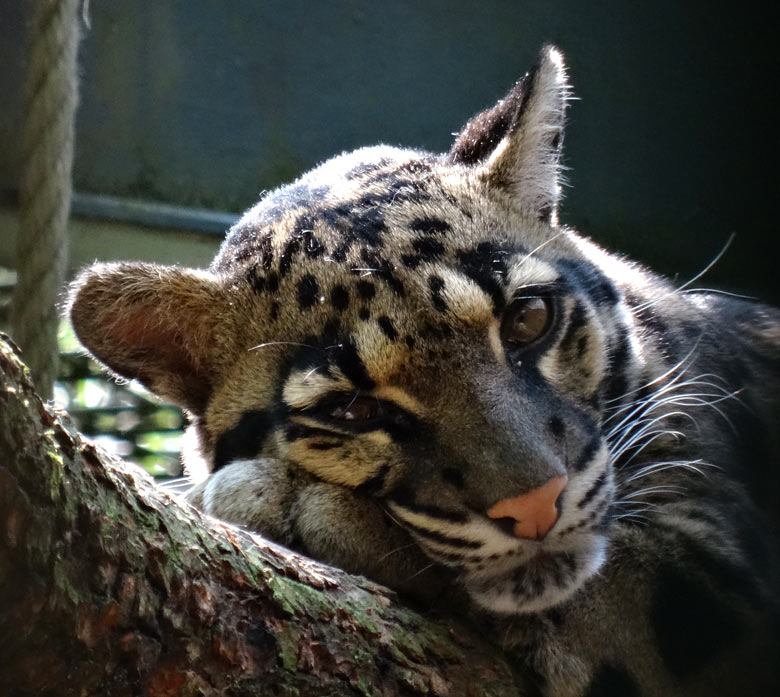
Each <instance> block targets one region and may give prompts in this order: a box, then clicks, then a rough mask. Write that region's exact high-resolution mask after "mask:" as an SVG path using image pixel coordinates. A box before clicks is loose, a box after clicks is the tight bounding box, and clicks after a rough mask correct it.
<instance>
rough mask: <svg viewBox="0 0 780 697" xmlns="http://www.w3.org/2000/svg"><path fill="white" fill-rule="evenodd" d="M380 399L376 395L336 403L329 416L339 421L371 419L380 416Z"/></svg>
mask: <svg viewBox="0 0 780 697" xmlns="http://www.w3.org/2000/svg"><path fill="white" fill-rule="evenodd" d="M379 412H380V409H379V401H378V400H377V399H376V397H354V396H351V397H350V398H349V399H346V400H344V402H343V403H340V404H335V405H333V406H332V407H331V409H330V410H329V412H328V416H329V417H330V418H332V419H338V420H339V421H371V420H373V419H376V418H377V417H378V416H379Z"/></svg>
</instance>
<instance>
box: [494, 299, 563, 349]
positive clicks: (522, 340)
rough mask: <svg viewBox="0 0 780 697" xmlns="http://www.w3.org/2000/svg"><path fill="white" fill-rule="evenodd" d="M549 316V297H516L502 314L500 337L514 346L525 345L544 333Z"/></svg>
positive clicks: (547, 327) (548, 323) (548, 322)
mask: <svg viewBox="0 0 780 697" xmlns="http://www.w3.org/2000/svg"><path fill="white" fill-rule="evenodd" d="M551 318H552V310H551V302H550V300H549V298H540V297H530V298H518V299H517V300H515V301H514V302H513V303H512V304H511V305H510V306H509V308H508V309H507V312H506V313H505V315H504V321H503V323H502V327H501V338H502V339H503V340H504V341H505V342H507V343H509V344H512V345H514V346H527V345H529V344H531V343H533V342H534V341H536V340H537V339H539V338H541V337H542V336H543V335H544V334H545V333H546V331H547V330H548V329H549V327H550V323H551V322H550V320H551Z"/></svg>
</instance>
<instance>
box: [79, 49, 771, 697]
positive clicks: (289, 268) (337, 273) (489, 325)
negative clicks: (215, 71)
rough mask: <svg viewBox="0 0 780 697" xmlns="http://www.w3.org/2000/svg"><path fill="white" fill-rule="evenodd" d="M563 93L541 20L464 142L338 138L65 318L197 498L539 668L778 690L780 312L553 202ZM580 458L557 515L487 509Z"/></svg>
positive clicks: (129, 268)
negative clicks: (651, 263)
mask: <svg viewBox="0 0 780 697" xmlns="http://www.w3.org/2000/svg"><path fill="white" fill-rule="evenodd" d="M567 98H568V87H567V81H566V75H565V71H564V67H563V62H562V59H561V57H560V54H559V53H558V52H557V51H556V50H555V49H550V48H548V49H545V50H544V51H543V52H542V55H541V57H540V61H539V63H538V65H537V67H536V68H535V69H534V70H533V71H531V72H530V73H529V74H528V75H527V76H526V77H525V78H523V79H522V80H521V81H520V82H518V83H517V84H516V85H515V86H514V88H513V89H512V90H511V91H510V93H509V94H508V95H507V97H505V98H504V99H503V100H501V101H500V102H498V104H497V105H496V106H494V107H493V108H491V109H489V110H487V111H485V112H483V113H481V114H478V115H477V116H476V117H474V118H473V119H472V120H471V121H470V122H469V123H468V124H467V125H466V127H465V128H464V129H463V131H462V132H461V134H460V135H459V136H458V137H457V139H456V141H455V144H454V145H453V148H452V150H451V151H450V153H448V154H447V155H433V154H431V153H427V152H420V151H414V150H403V149H398V148H392V147H386V146H379V147H373V148H365V149H361V150H357V151H355V152H352V153H347V154H343V155H340V156H338V157H335V158H333V159H332V160H329V161H327V162H325V163H324V164H322V165H320V166H319V167H317V168H316V169H315V170H313V171H311V172H309V173H308V174H306V175H304V176H303V177H301V178H300V179H299V180H298V181H296V182H294V183H293V184H290V185H288V186H284V187H281V188H280V189H277V190H276V191H273V192H271V193H269V194H266V195H265V196H264V197H263V198H262V199H261V201H260V202H259V203H258V204H257V205H256V206H255V207H254V208H252V209H251V210H249V211H248V212H247V213H246V214H245V215H244V216H243V217H242V218H241V220H240V221H239V222H238V223H237V224H236V225H235V226H234V227H233V228H232V230H231V231H230V233H229V235H228V237H227V239H226V240H225V242H224V244H223V246H222V249H221V250H220V252H219V254H218V256H217V258H216V259H215V260H214V262H213V264H212V265H211V268H210V269H209V270H208V271H197V270H192V269H183V268H176V267H160V266H156V265H148V264H98V265H96V266H93V267H92V268H90V269H88V270H87V271H85V272H84V273H83V274H82V275H81V277H80V278H79V279H78V280H77V281H76V282H75V284H74V286H73V288H72V294H71V308H70V309H71V316H72V319H73V324H74V327H75V329H76V332H77V334H78V336H79V337H80V339H81V340H82V342H83V343H84V345H85V346H87V347H88V349H89V350H90V351H91V352H92V353H93V354H94V355H95V356H96V357H97V358H98V359H99V360H101V361H103V362H104V363H105V364H106V365H107V366H108V367H109V368H110V369H111V370H112V371H113V372H114V373H116V374H118V375H121V376H124V377H128V378H136V379H139V380H141V381H142V382H143V383H145V384H146V385H147V386H149V387H150V389H152V390H153V391H155V392H157V393H158V394H160V395H162V396H164V397H166V398H169V399H173V400H175V401H177V402H178V403H179V404H181V405H182V406H183V407H184V408H186V409H187V410H188V412H189V414H190V419H191V426H190V429H189V432H188V441H189V445H188V448H187V452H186V453H185V462H186V465H187V467H188V469H189V472H190V474H191V476H192V477H193V478H194V479H195V480H196V481H197V482H199V483H198V484H197V485H196V486H195V488H194V490H193V491H192V492H191V494H190V499H191V500H192V501H193V502H194V503H195V504H196V505H198V506H200V507H202V508H203V509H204V510H205V511H207V512H209V513H212V514H214V515H216V516H218V517H221V518H223V519H225V520H228V521H231V522H234V523H237V524H239V525H243V526H245V527H247V528H250V529H252V530H257V531H259V532H261V533H263V534H265V535H267V536H268V537H270V538H273V539H275V540H277V541H280V542H282V543H284V544H287V545H290V546H292V547H294V548H296V549H299V550H301V551H303V552H304V553H307V554H310V555H312V556H314V557H316V558H318V559H321V560H323V561H325V562H329V563H332V564H336V565H339V566H342V567H344V568H346V569H348V570H351V571H353V572H357V573H364V574H366V575H368V576H371V577H372V578H374V579H376V580H379V581H381V582H384V583H386V584H388V585H390V586H393V587H395V588H397V589H399V590H401V591H403V592H405V593H407V594H408V595H410V596H411V597H412V598H414V599H416V600H417V601H421V602H425V603H434V602H435V601H436V600H438V601H440V602H441V601H443V603H442V604H444V605H445V606H447V605H449V606H450V607H451V606H452V604H453V603H458V604H459V605H460V606H461V607H465V608H466V609H467V610H468V612H470V613H471V616H472V617H473V618H474V620H475V622H476V623H478V624H479V625H480V626H482V627H484V628H486V629H487V630H488V631H490V632H491V633H492V634H493V636H495V637H496V638H497V640H498V641H499V642H501V643H502V645H503V646H505V647H506V648H507V649H508V650H511V651H512V652H513V654H514V655H515V656H516V657H517V658H518V661H519V663H520V664H521V666H522V668H523V670H524V675H525V676H526V679H527V680H528V684H527V685H526V686H525V688H524V689H525V690H526V691H525V692H523V694H544V695H556V696H561V697H569V696H588V697H596V696H606V695H623V696H627V697H630V696H632V695H645V696H661V695H686V696H688V695H744V694H751V695H759V694H764V695H770V694H780V685H779V684H778V674H777V660H776V659H777V655H779V654H778V648H779V647H778V627H779V626H780V621H779V618H780V613H778V602H777V601H778V577H777V566H776V562H777V559H776V556H777V542H776V541H777V537H776V525H777V509H778V501H779V500H780V498H778V493H780V492H779V488H780V486H779V481H780V479H779V478H778V466H777V465H778V462H777V455H778V434H777V424H778V421H779V420H778V415H779V410H778V398H779V396H780V315H779V314H778V312H777V311H775V310H773V309H770V308H767V307H764V306H762V305H758V304H751V303H748V302H745V301H743V300H739V299H735V298H733V297H729V296H726V295H718V294H714V293H710V292H696V293H683V292H677V291H676V290H675V288H674V287H673V286H671V285H670V284H669V283H668V282H667V281H666V280H664V279H662V278H661V277H659V276H657V275H655V274H653V273H651V272H650V271H648V270H646V269H643V268H641V267H639V266H637V265H635V264H633V263H631V262H627V261H625V260H624V259H622V258H620V257H617V256H613V255H611V254H608V253H607V252H605V251H603V250H602V249H600V248H599V247H597V246H596V245H595V244H593V243H592V242H591V241H589V240H588V239H586V238H584V237H582V236H580V235H578V234H577V233H575V232H574V231H572V230H570V229H568V228H566V227H563V226H561V225H560V224H559V223H558V216H557V207H558V203H559V200H560V181H561V175H560V156H561V146H562V140H563V123H564V116H565V110H566V102H567ZM529 296H532V297H539V298H543V301H544V303H545V307H546V308H547V312H548V315H547V316H548V320H547V325H546V326H545V329H544V331H543V332H541V333H540V335H539V337H538V339H535V340H534V341H532V342H531V343H529V344H527V345H519V346H518V345H516V344H513V343H512V342H511V341H509V340H508V339H507V331H506V324H507V322H508V321H510V320H511V318H512V316H513V312H514V310H513V308H515V307H516V306H517V303H518V302H522V301H523V299H524V298H528V297H529ZM508 317H509V320H508V319H507V318H508ZM563 475H565V476H567V477H568V483H567V484H566V486H565V488H564V490H563V493H562V494H561V496H560V498H559V499H558V501H557V507H558V513H557V521H556V522H555V525H554V526H553V527H552V529H551V530H550V531H549V533H548V534H547V535H546V536H544V537H543V539H527V538H523V537H517V536H515V534H513V532H512V529H511V526H510V527H507V526H506V525H505V522H506V521H503V520H495V519H493V518H491V517H489V516H488V515H487V512H488V511H489V510H491V508H492V507H493V506H494V505H495V504H496V502H499V501H504V500H507V499H512V498H513V497H518V496H520V495H522V494H524V493H525V492H529V491H532V490H536V489H537V488H538V487H540V486H541V485H543V484H544V483H545V482H548V481H550V480H551V479H553V478H555V477H561V476H563Z"/></svg>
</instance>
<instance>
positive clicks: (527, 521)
mask: <svg viewBox="0 0 780 697" xmlns="http://www.w3.org/2000/svg"><path fill="white" fill-rule="evenodd" d="M567 481H568V477H567V476H566V475H565V474H564V475H561V476H559V477H553V478H552V479H551V480H550V481H549V482H547V483H546V484H544V485H543V486H540V487H539V488H538V489H534V490H533V491H529V492H526V493H525V494H521V495H520V496H516V497H515V498H513V499H502V500H501V501H499V502H498V503H496V504H495V505H494V506H493V507H492V508H491V509H490V510H489V511H488V512H487V514H488V517H489V518H512V519H513V520H515V521H517V522H516V523H515V524H514V527H513V529H512V532H514V534H515V536H516V537H521V538H523V539H524V540H543V539H544V537H545V535H547V533H548V532H550V529H551V528H552V526H553V525H555V521H556V520H558V509H557V507H556V506H555V502H556V501H557V500H558V497H559V496H560V495H561V492H562V491H563V487H565V486H566V482H567Z"/></svg>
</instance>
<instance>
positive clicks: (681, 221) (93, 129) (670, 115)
mask: <svg viewBox="0 0 780 697" xmlns="http://www.w3.org/2000/svg"><path fill="white" fill-rule="evenodd" d="M24 6H25V3H19V2H15V1H13V0H0V89H1V90H2V94H4V95H6V97H7V99H6V104H5V107H4V108H2V109H0V187H3V188H6V189H8V188H14V186H15V182H16V177H17V172H18V167H17V165H18V158H19V153H18V138H17V135H16V134H17V133H18V129H19V118H20V111H21V109H20V101H21V90H20V83H21V75H22V73H21V58H20V55H21V46H22V41H21V37H22V35H23V32H22V27H23V17H22V10H23V8H24ZM767 7H768V5H767ZM89 9H90V13H91V25H92V28H91V30H87V31H86V32H85V38H84V41H83V45H82V48H83V52H82V59H81V66H82V81H81V85H82V97H81V108H80V111H79V125H78V143H77V157H76V169H75V178H76V186H77V189H78V190H80V191H85V192H100V193H109V194H114V195H119V196H129V197H140V198H147V199H156V200H162V201H167V202H173V203H178V204H183V205H192V206H206V207H211V208H217V209H226V210H234V211H239V210H241V209H243V208H245V207H247V206H249V205H250V204H251V203H252V202H253V201H254V200H255V199H256V198H257V196H258V194H259V192H260V191H261V190H263V189H268V188H271V187H274V186H276V185H277V184H279V183H281V182H283V181H286V180H289V179H291V178H293V177H294V176H296V175H297V174H298V173H300V172H301V171H303V170H306V169H308V168H309V167H311V166H312V165H314V164H316V163H317V162H318V161H321V160H322V159H324V158H326V157H328V156H329V155H331V154H333V153H335V152H338V151H341V150H345V149H351V148H353V147H355V146H358V145H366V144H371V143H375V142H378V141H384V142H388V143H393V144H403V145H411V146H422V147H426V148H430V149H433V150H444V149H446V148H447V147H448V145H449V142H450V138H451V136H450V134H451V133H452V132H453V131H456V130H457V129H458V128H459V126H460V125H461V124H462V122H463V121H464V120H465V119H466V118H467V117H468V116H470V115H471V114H472V113H474V112H475V111H477V110H479V109H481V108H483V107H484V106H487V105H489V104H491V103H492V102H493V101H494V100H495V99H496V98H497V97H499V96H500V95H501V94H502V93H503V92H504V91H505V90H506V89H507V88H508V87H509V86H510V85H511V84H512V83H513V82H514V80H516V79H517V78H518V77H519V76H520V75H521V74H522V73H523V72H524V71H525V70H526V69H527V68H528V67H529V66H530V64H531V62H532V61H533V59H534V56H535V54H536V52H537V51H538V49H539V47H540V46H541V45H542V44H543V43H545V42H550V41H551V42H554V43H557V44H558V45H559V46H560V47H561V48H562V49H563V51H564V53H565V54H566V55H567V58H568V63H569V66H570V73H571V79H572V82H573V84H574V88H575V93H576V95H577V96H578V97H579V101H577V102H575V103H574V104H573V106H572V109H571V120H570V127H569V136H568V140H567V143H566V153H567V155H566V162H567V164H568V165H569V166H570V167H571V171H570V172H569V179H570V183H571V188H570V189H569V190H568V193H567V201H566V205H565V209H564V211H563V215H562V217H563V220H564V221H565V222H568V223H572V224H575V225H577V226H578V227H580V228H581V229H582V231H583V232H586V233H588V234H590V235H591V236H593V237H594V238H596V239H598V240H600V241H602V242H603V243H604V244H606V245H608V246H610V247H613V248H619V249H621V250H624V251H626V252H627V253H629V254H630V255H632V256H635V257H639V258H641V259H643V260H645V261H648V262H650V263H652V264H653V265H654V266H656V267H659V268H661V269H663V270H665V271H666V272H667V273H670V274H680V276H681V278H685V277H686V276H689V275H691V274H693V273H695V272H696V271H697V270H699V269H701V268H702V267H703V266H705V265H706V264H707V263H708V261H709V260H710V259H711V258H712V257H713V256H714V255H715V254H716V253H717V252H718V251H719V249H720V248H721V246H722V245H723V243H724V242H725V241H726V239H727V238H728V235H729V234H730V233H731V232H735V233H737V237H736V239H735V242H734V244H733V245H732V248H731V249H730V250H729V252H728V254H727V255H726V258H725V259H724V261H723V262H722V263H720V264H719V265H718V266H717V267H716V269H715V270H714V271H713V272H712V273H711V274H710V275H708V276H707V279H706V283H715V282H718V283H721V284H726V285H728V286H730V287H732V288H735V289H746V290H748V291H749V292H755V293H759V294H761V295H763V296H764V297H774V299H776V300H777V299H780V297H778V296H780V293H778V290H777V279H776V275H777V274H776V272H775V266H776V259H777V252H776V249H775V247H776V244H775V240H774V237H775V233H774V229H775V224H774V221H773V215H774V210H773V209H774V205H775V200H776V191H777V184H776V182H775V179H776V176H775V175H774V165H775V162H776V156H775V150H776V147H775V146H776V135H775V129H776V120H777V110H776V108H775V107H774V106H770V105H772V104H773V102H774V97H775V93H776V91H777V89H776V80H777V57H776V56H777V49H776V46H775V45H774V43H773V42H774V41H775V39H774V36H773V35H772V34H771V33H770V32H774V28H773V27H772V26H771V25H770V23H769V21H768V14H767V12H766V11H764V10H762V6H759V5H758V4H755V5H751V3H744V2H743V3H740V4H730V5H728V6H725V7H724V8H720V7H719V4H718V3H713V2H711V1H710V2H703V1H702V2H672V1H668V0H658V1H656V2H626V1H625V0H613V1H612V2H598V1H582V0H570V1H566V2H565V1H557V2H556V1H547V2H542V1H540V0H537V1H535V2H534V1H525V2H508V1H505V2H501V1H499V0H483V1H482V2H478V3H477V2H465V1H463V0H429V1H427V2H412V1H410V0H408V1H402V2H398V1H397V2H387V3H373V2H367V1H365V2H357V1H352V2H340V3H337V2H314V1H309V2H302V1H301V0H286V1H285V2H279V1H277V0H269V1H265V2H253V1H251V0H241V1H239V0H233V1H232V2H217V1H216V0H212V1H208V0H167V1H166V2H153V1H151V0H147V1H140V0H134V1H131V0H114V2H92V3H90V5H89Z"/></svg>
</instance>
